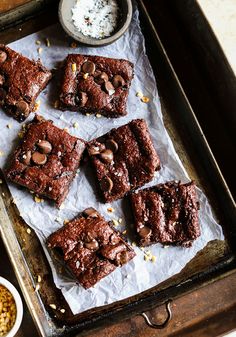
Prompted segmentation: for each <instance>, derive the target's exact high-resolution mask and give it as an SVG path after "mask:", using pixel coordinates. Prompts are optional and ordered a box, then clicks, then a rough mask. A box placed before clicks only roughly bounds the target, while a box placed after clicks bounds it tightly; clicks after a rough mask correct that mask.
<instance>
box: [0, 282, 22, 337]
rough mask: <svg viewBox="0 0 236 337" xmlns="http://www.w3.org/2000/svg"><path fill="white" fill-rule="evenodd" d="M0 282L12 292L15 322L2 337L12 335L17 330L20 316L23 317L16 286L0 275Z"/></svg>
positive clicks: (10, 336) (12, 336)
mask: <svg viewBox="0 0 236 337" xmlns="http://www.w3.org/2000/svg"><path fill="white" fill-rule="evenodd" d="M0 284H1V285H3V286H4V287H6V288H7V289H8V290H9V291H10V293H11V294H12V296H13V298H14V300H15V303H16V320H15V323H14V325H13V327H12V328H11V330H10V331H9V332H8V333H7V334H6V335H5V336H4V337H14V336H15V334H16V333H17V331H18V330H19V327H20V325H21V322H22V318H23V305H22V300H21V298H20V295H19V293H18V291H17V290H16V288H15V287H14V286H13V285H12V284H11V283H10V282H9V281H7V280H6V279H5V278H3V277H1V276H0Z"/></svg>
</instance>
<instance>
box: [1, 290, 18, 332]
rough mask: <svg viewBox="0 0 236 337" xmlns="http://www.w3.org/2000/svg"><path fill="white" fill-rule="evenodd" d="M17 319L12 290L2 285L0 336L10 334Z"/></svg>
mask: <svg viewBox="0 0 236 337" xmlns="http://www.w3.org/2000/svg"><path fill="white" fill-rule="evenodd" d="M15 320H16V303H15V300H14V298H13V296H12V294H11V293H10V291H9V290H8V289H7V288H5V287H4V286H3V285H0V336H6V335H8V332H9V331H10V330H11V329H12V327H13V325H14V323H15Z"/></svg>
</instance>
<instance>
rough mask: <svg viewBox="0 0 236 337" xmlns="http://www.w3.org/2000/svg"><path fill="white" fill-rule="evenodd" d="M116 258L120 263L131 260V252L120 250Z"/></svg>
mask: <svg viewBox="0 0 236 337" xmlns="http://www.w3.org/2000/svg"><path fill="white" fill-rule="evenodd" d="M116 259H117V262H118V263H119V264H120V265H123V264H125V263H127V262H128V261H129V254H128V252H127V251H123V252H120V253H119V254H117V257H116Z"/></svg>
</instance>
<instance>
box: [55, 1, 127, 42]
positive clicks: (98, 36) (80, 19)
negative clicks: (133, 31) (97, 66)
mask: <svg viewBox="0 0 236 337" xmlns="http://www.w3.org/2000/svg"><path fill="white" fill-rule="evenodd" d="M132 11H133V9H132V0H61V1H60V3H59V20H60V23H61V25H62V27H63V29H64V30H65V32H66V33H67V34H68V35H69V36H70V37H72V38H73V39H74V40H76V41H78V42H80V43H82V44H85V45H89V46H94V47H99V46H104V45H108V44H110V43H113V42H115V41H116V40H117V39H119V38H120V37H121V36H122V35H123V34H124V33H125V32H126V30H127V29H128V27H129V25H130V22H131V19H132Z"/></svg>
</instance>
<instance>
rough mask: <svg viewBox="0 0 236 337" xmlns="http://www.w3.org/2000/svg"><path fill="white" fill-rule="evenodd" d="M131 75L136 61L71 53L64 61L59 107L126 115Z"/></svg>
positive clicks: (117, 115) (110, 115) (103, 113)
mask: <svg viewBox="0 0 236 337" xmlns="http://www.w3.org/2000/svg"><path fill="white" fill-rule="evenodd" d="M132 78H133V64H132V63H131V62H129V61H127V60H118V59H111V58H107V57H100V56H88V55H79V54H70V55H68V56H67V59H66V62H65V68H64V79H63V83H62V88H61V94H60V106H61V108H62V109H63V110H66V109H68V110H72V111H80V112H82V113H100V114H102V115H104V116H107V117H120V116H124V115H126V114H127V112H126V101H127V98H128V94H129V87H130V84H131V81H132Z"/></svg>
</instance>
